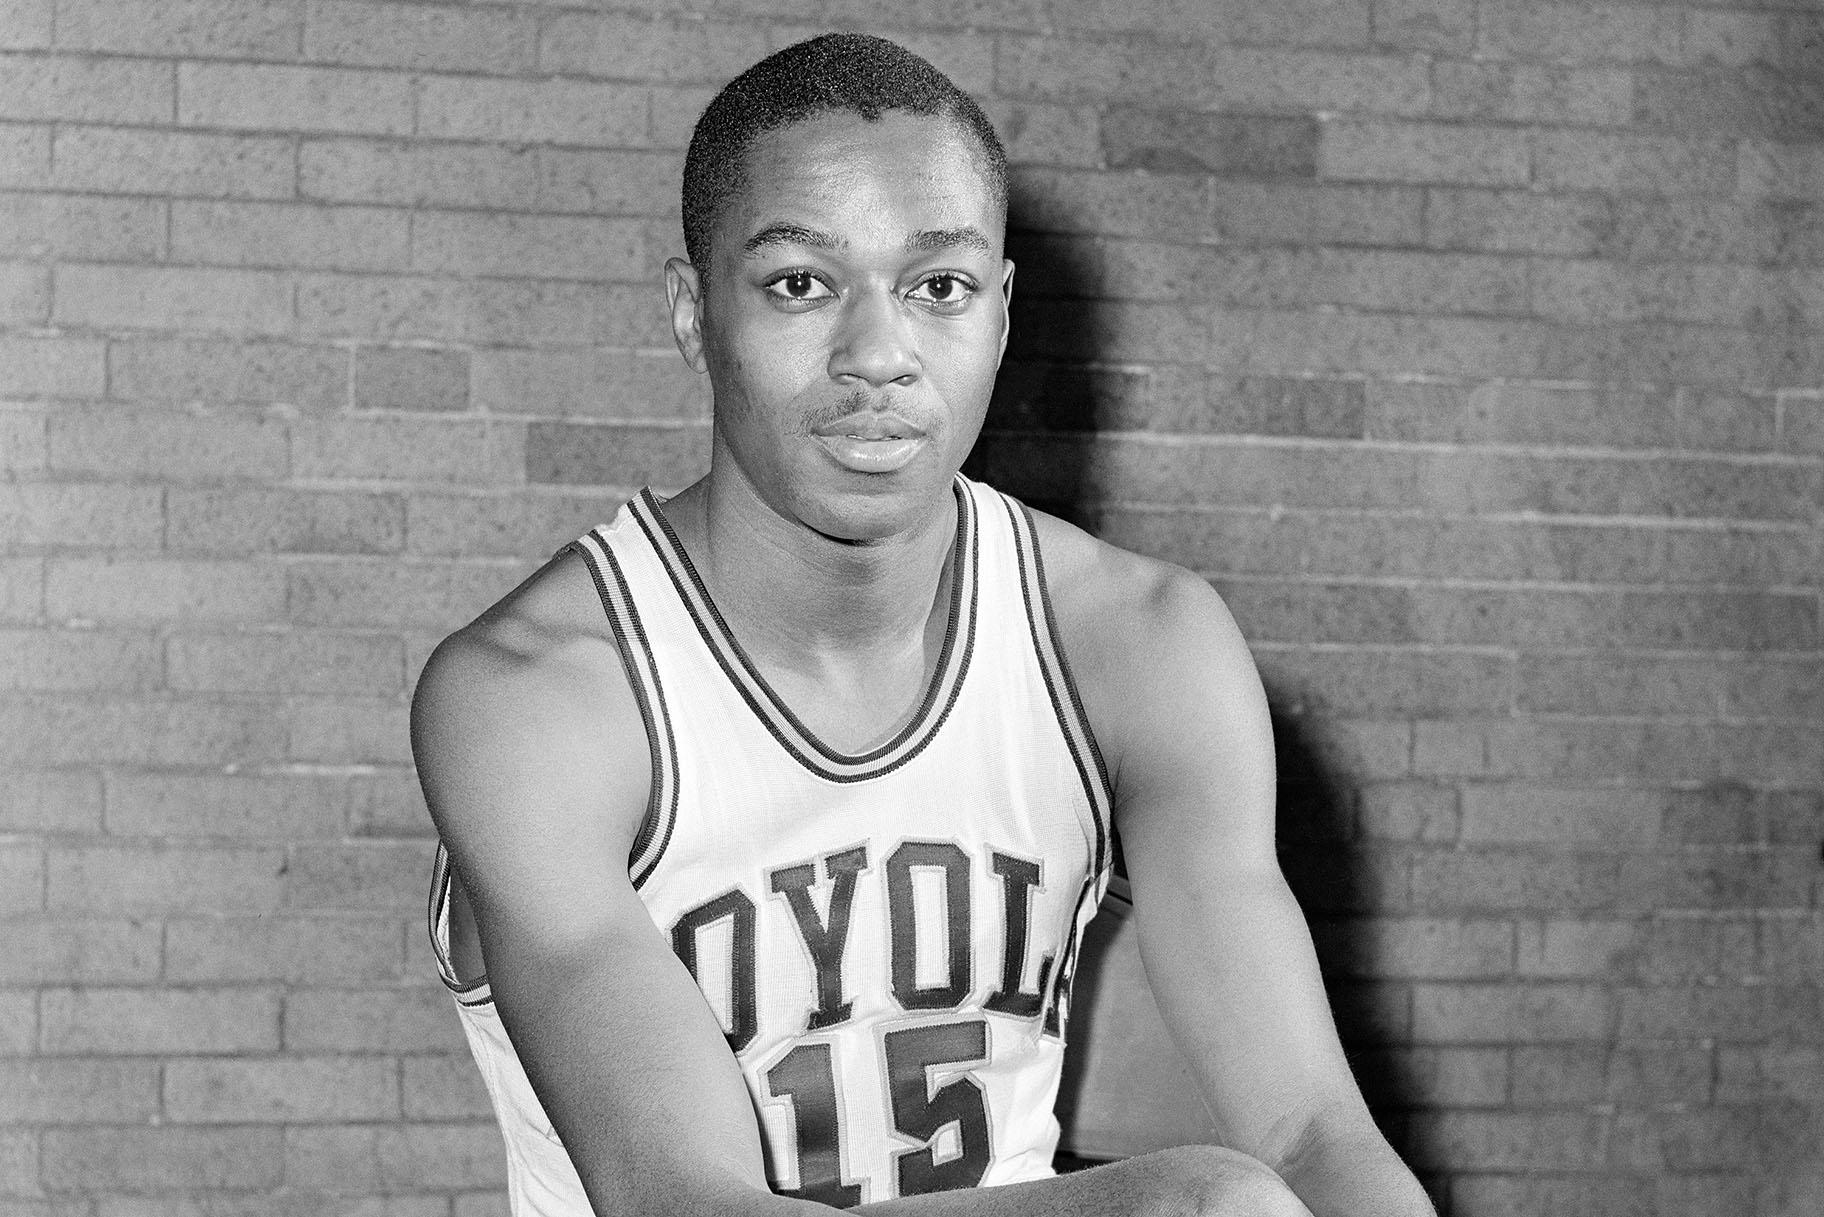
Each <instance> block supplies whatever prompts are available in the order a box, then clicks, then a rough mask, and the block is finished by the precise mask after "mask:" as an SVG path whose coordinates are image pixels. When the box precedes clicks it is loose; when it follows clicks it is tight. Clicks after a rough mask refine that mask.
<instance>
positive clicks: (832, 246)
mask: <svg viewBox="0 0 1824 1217" xmlns="http://www.w3.org/2000/svg"><path fill="white" fill-rule="evenodd" d="M847 244H848V242H846V241H843V240H841V239H840V238H838V237H836V236H834V235H833V234H831V233H827V232H824V231H822V230H821V229H816V228H806V227H805V226H804V225H802V224H785V223H780V224H768V225H767V226H766V227H765V228H762V229H761V230H760V231H759V232H757V233H755V234H754V235H753V236H751V237H749V238H748V239H747V240H746V241H745V242H743V243H742V245H741V253H742V255H743V256H744V257H750V258H751V257H753V256H754V255H755V254H757V253H759V252H760V251H761V250H763V249H766V248H768V247H769V246H773V245H804V246H808V247H810V248H812V249H827V250H831V251H837V250H841V249H843V248H844V247H845V246H846V245H847ZM957 248H963V249H972V250H975V251H976V252H978V253H984V254H986V253H992V252H994V245H993V244H992V243H991V242H990V241H989V240H988V238H987V237H986V236H984V235H983V234H982V231H981V230H980V229H979V228H976V227H975V226H974V225H971V224H965V225H963V226H962V227H961V228H927V229H923V230H921V231H919V232H915V233H913V234H912V235H911V236H909V237H907V238H906V252H907V253H909V254H926V253H934V252H936V251H938V250H942V249H957Z"/></svg>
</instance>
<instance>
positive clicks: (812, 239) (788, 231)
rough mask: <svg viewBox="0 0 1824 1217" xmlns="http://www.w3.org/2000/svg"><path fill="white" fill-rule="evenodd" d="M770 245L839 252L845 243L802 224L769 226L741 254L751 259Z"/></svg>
mask: <svg viewBox="0 0 1824 1217" xmlns="http://www.w3.org/2000/svg"><path fill="white" fill-rule="evenodd" d="M769 245H808V246H810V247H811V248H812V249H829V250H837V249H841V248H842V246H843V242H841V241H839V240H837V239H836V238H835V237H834V236H832V235H830V234H829V233H827V232H822V231H820V230H818V229H815V228H806V227H805V226H804V225H802V224H768V225H767V226H766V227H765V228H762V229H761V230H760V231H759V232H757V233H755V234H754V235H753V236H751V237H749V238H748V239H747V240H746V242H744V243H743V244H742V246H741V253H742V254H743V255H744V256H746V257H750V258H751V257H752V256H753V255H755V254H757V253H759V252H760V251H761V250H763V249H765V248H766V247H767V246H769Z"/></svg>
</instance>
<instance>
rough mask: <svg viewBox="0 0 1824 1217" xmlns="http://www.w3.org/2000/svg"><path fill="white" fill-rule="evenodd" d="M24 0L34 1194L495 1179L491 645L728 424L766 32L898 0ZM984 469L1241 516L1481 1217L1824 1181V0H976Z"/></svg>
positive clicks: (226, 1200) (240, 1193) (1420, 1147)
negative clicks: (449, 954) (483, 840)
mask: <svg viewBox="0 0 1824 1217" xmlns="http://www.w3.org/2000/svg"><path fill="white" fill-rule="evenodd" d="M635 7H637V5H635V4H634V3H632V0H629V3H627V4H623V5H617V4H614V3H613V2H612V0H604V3H602V4H600V5H595V6H592V5H590V4H589V3H587V2H586V0H574V2H571V3H549V4H545V3H533V2H525V3H498V4H489V3H475V4H436V3H344V2H330V0H321V2H319V0H309V2H306V0H0V48H4V50H3V51H0V188H4V190H5V193H4V194H0V689H4V693H0V758H3V760H0V1215H4V1217H241V1215H246V1217H253V1215H254V1214H260V1215H265V1214H280V1215H292V1217H303V1215H304V1214H310V1215H312V1217H316V1215H325V1217H484V1215H487V1217H492V1215H497V1214H499V1213H501V1212H502V1208H503V1206H502V1205H501V1202H500V1198H499V1193H498V1188H499V1185H500V1180H501V1176H502V1165H501V1161H500V1156H499V1148H498V1140H497V1137H496V1135H495V1134H494V1132H493V1130H492V1128H491V1126H490V1124H489V1123H488V1122H487V1120H486V1118H485V1100H484V1098H483V1097H482V1094H481V1091H480V1087H479V1084H478V1082H477V1081H476V1079H475V1076H474V1073H473V1070H472V1068H471V1066H470V1065H469V1063H468V1061H467V1058H466V1054H465V1051H464V1049H463V1046H462V1044H461V1042H460V1038H459V1035H458V1033H457V1030H456V1026H455V1021H454V1017H453V1015H452V1013H451V1011H450V1009H449V1008H448V1007H447V1004H446V1002H445V999H444V998H443V997H442V995H441V992H440V991H439V990H438V989H437V987H436V986H435V984H434V982H433V981H432V980H431V979H430V978H431V974H432V973H431V963H430V960H429V957H428V952H427V950H426V946H425V942H424V935H423V931H422V928H421V924H420V922H421V908H422V905H423V900H424V885H425V880H426V872H427V867H428V862H429V853H430V850H429V836H428V823H427V820H426V817H425V815H424V812H423V809H422V806H421V804H420V802H419V800H418V795H417V793H416V790H415V787H414V784H413V779H412V775H411V771H410V769H409V767H408V761H409V756H408V749H407V742H406V731H405V723H406V704H407V696H408V691H409V689H410V687H411V684H412V681H413V679H414V677H415V674H416V672H417V669H418V667H419V664H420V663H421V662H422V660H423V658H424V656H425V654H426V653H427V650H428V648H429V647H430V646H431V645H432V644H433V643H434V641H435V640H436V639H437V638H438V637H440V636H441V634H442V633H443V632H445V631H447V630H449V629H450V628H451V627H453V626H455V625H457V624H459V623H461V622H463V621H464V620H466V619H467V618H469V617H470V616H471V615H472V614H474V613H475V612H476V611H477V610H478V609H480V608H481V607H482V606H484V605H486V604H487V603H489V602H490V601H492V600H493V599H494V598H496V597H497V596H498V595H500V594H501V593H502V592H503V591H504V590H505V589H506V588H508V587H510V586H511V585H512V584H513V583H514V582H515V581H516V580H517V578H519V577H520V576H521V575H522V574H523V573H524V572H526V571H527V570H529V569H530V568H531V566H532V565H533V564H534V563H536V562H537V561H539V560H540V559H542V557H543V556H544V555H546V554H547V553H549V552H550V550H552V549H553V548H554V547H556V546H557V545H559V544H561V543H562V542H563V541H565V540H567V539H569V538H570V537H572V536H574V535H576V534H577V533H579V532H581V531H582V530H583V529H584V528H585V527H587V526H588V525H589V524H591V523H593V522H595V521H597V520H599V519H603V518H605V517H606V516H607V515H608V514H609V513H610V512H611V510H612V508H613V506H614V505H615V504H616V503H617V502H618V500H620V499H621V498H622V497H624V496H625V495H626V494H627V493H628V492H629V491H630V490H631V489H633V488H635V487H637V486H639V485H640V484H642V483H644V482H647V481H649V480H650V481H652V482H654V483H657V484H660V485H672V486H675V485H677V484H680V483H682V482H683V481H685V480H687V479H688V478H690V477H691V476H692V475H693V474H694V473H695V471H697V470H698V469H699V468H701V465H702V462H703V451H704V439H705V433H706V432H705V425H706V421H707V404H706V400H705V395H704V392H703V389H702V387H701V384H700V383H699V382H698V381H696V379H695V378H693V377H691V376H690V375H689V374H688V373H687V372H685V371H684V369H683V368H682V365H681V364H680V363H679V361H678V360H677V358H676V356H675V354H674V353H673V352H672V351H671V350H670V349H669V348H670V343H669V338H668V333H667V330H666V326H665V321H664V316H663V313H662V310H661V300H662V296H661V294H660V291H659V288H658V287H657V286H656V283H657V277H656V276H657V268H658V267H659V265H660V264H661V262H662V260H663V259H664V257H665V256H667V255H668V254H669V253H671V252H673V251H675V250H677V249H678V248H679V244H680V242H679V238H678V235H677V216H676V209H677V203H676V196H675V189H674V183H675V180H676V177H677V172H678V167H679V160H680V149H681V147H682V144H683V142H684V140H685V139H686V137H687V133H688V129H689V125H690V123H691V122H692V120H693V119H694V116H695V114H696V112H697V110H698V109H699V108H700V106H701V105H702V104H703V103H704V102H705V101H706V100H707V98H708V96H709V93H710V90H711V88H712V86H713V85H714V84H715V83H717V82H719V81H721V80H723V79H725V78H726V77H727V76H729V75H730V74H732V73H733V72H734V71H736V70H738V69H739V68H740V67H742V66H744V65H745V64H747V63H748V62H750V61H751V60H753V59H755V58H757V57H758V56H760V55H761V54H762V53H764V52H765V51H766V50H768V49H769V48H773V47H776V46H779V45H783V44H784V43H786V42H789V41H793V40H795V39H797V38H798V37H800V36H802V35H804V34H806V33H809V32H812V31H814V30H816V29H819V28H823V27H826V26H828V25H831V24H846V23H851V22H856V21H861V22H872V21H874V20H876V17H875V14H876V12H877V11H878V9H877V6H875V5H871V4H863V3H860V2H859V0H852V2H850V0H740V2H739V3H734V4H729V5H726V6H723V7H722V8H721V9H720V10H719V11H717V12H715V13H704V12H701V11H697V10H690V9H685V8H679V9H678V10H676V11H674V10H672V9H668V8H667V7H666V6H665V5H663V4H657V5H654V6H653V8H654V9H656V10H659V11H654V12H634V11H628V10H631V9H633V8H635ZM892 11H893V12H894V13H895V14H896V16H895V18H894V24H891V25H886V26H873V27H871V28H875V29H878V30H879V32H882V33H888V34H892V35H895V36H899V37H901V38H902V39H903V40H904V41H906V42H907V43H908V44H909V45H911V46H912V47H914V48H915V49H917V50H919V51H921V52H923V53H925V54H927V55H929V56H930V57H931V58H933V59H934V60H935V61H936V62H938V63H939V64H940V65H941V66H943V67H945V68H946V69H947V70H949V71H950V72H951V73H952V74H953V75H954V76H955V77H956V78H957V79H958V81H959V82H960V83H962V84H963V85H964V86H965V87H967V88H969V89H971V90H973V91H975V92H976V93H977V94H978V95H979V96H981V97H982V98H983V100H984V102H985V103H986V104H987V106H988V107H989V109H990V111H991V113H992V114H993V115H994V117H995V118H996V119H997V121H998V122H999V123H1000V124H1001V126H1002V129H1003V131H1004V133H1005V134H1006V136H1007V138H1008V142H1009V145H1010V148H1011V150H1012V153H1013V157H1014V160H1015V162H1016V164H1017V170H1016V178H1017V180H1016V188H1015V199H1014V209H1013V224H1014V228H1015V232H1014V234H1013V237H1012V244H1013V250H1014V254H1015V256H1016V258H1017V259H1018V260H1019V261H1020V264H1021V270H1020V274H1019V278H1018V287H1019V304H1018V308H1017V314H1018V316H1017V326H1018V330H1017V333H1016V338H1015V341H1014V346H1013V350H1012V352H1011V355H1010V360H1009V365H1008V367H1007V370H1006V371H1005V373H1004V375H1003V380H1002V391H1001V394H1000V398H999V401H998V404H997V409H996V415H995V418H994V420H993V422H992V425H991V432H990V434H989V436H988V438H987V439H986V440H985V441H984V444H983V446H982V448H981V449H980V452H979V455H978V458H977V461H976V467H977V469H978V470H979V471H981V472H984V473H985V474H987V475H988V476H989V477H991V478H993V479H995V480H998V481H999V482H1001V483H1002V484H1003V485H1005V486H1006V487H1007V488H1009V489H1012V490H1015V491H1017V492H1021V493H1024V494H1026V495H1027V496H1029V497H1030V498H1032V499H1033V500H1035V501H1037V502H1040V503H1043V504H1048V505H1051V506H1054V507H1056V508H1058V509H1060V510H1062V511H1065V512H1066V513H1068V514H1070V515H1072V516H1073V517H1075V518H1078V519H1080V520H1084V521H1086V522H1089V523H1090V524H1092V525H1093V526H1095V527H1096V528H1097V529H1099V530H1100V532H1101V533H1102V534H1103V535H1105V536H1107V537H1109V538H1111V539H1113V540H1115V541H1117V542H1119V543H1121V544H1124V545H1128V546H1131V547H1134V548H1137V549H1140V550H1143V551H1146V552H1149V553H1155V554H1160V555H1163V556H1166V557H1169V558H1171V559H1173V560H1175V561H1178V562H1181V563H1184V564H1186V565H1188V566H1190V567H1192V568H1194V569H1196V570H1198V571H1201V572H1204V573H1206V574H1207V575H1208V576H1209V577H1210V578H1211V579H1212V580H1213V581H1214V582H1215V583H1216V584H1217V585H1218V586H1219V587H1220V588H1221V589H1222V590H1223V592H1224V593H1225V594H1226V595H1227V597H1228V599H1229V602H1230V604H1231V605H1232V606H1233V608H1234V610H1235V612H1236V613H1237V615H1238V616H1239V617H1240V619H1241V621H1242V623H1243V625H1244V627H1245V628H1246V630H1247V632H1248V634H1249V636H1250V638H1251V639H1252V640H1253V643H1254V646H1255V650H1256V654H1257V656H1258V659H1259V661H1260V664H1261V667H1262V670H1263V672H1264V674H1265V676H1266V679H1267V682H1268V685H1269V688H1270V690H1271V693H1272V696H1273V700H1274V704H1275V708H1276V711H1277V714H1278V721H1279V727H1280V748H1281V752H1282V756H1283V757H1284V769H1285V787H1286V797H1285V812H1284V815H1283V817H1282V821H1283V828H1282V839H1283V853H1284V856H1285V859H1286V863H1287V868H1288V870H1289V872H1290V874H1291V875H1292V877H1293V879H1294V882H1295V886H1296V887H1297V888H1298V890H1299V893H1300V895H1301V898H1302V899H1303V900H1304V902H1305V905H1306V908H1307V910H1308V911H1309V913H1310V915H1311V917H1312V918H1313V922H1314V928H1315V930H1316V933H1317V936H1318V939H1319V942H1320V945H1321V948H1322V952H1323V955H1324V959H1325V963H1326V966H1327V968H1328V971H1329V974H1330V977H1331V981H1332V990H1333V996H1334V998H1335V1001H1336V1003H1337V1007H1338V1010H1339V1012H1340V1014H1341V1016H1342V1018H1343V1020H1344V1023H1345V1025H1346V1028H1347V1031H1348V1037H1349V1039H1350V1042H1351V1047H1352V1050H1353V1052H1354V1053H1355V1056H1356V1059H1357V1061H1358V1064H1359V1066H1360V1069H1361V1073H1362V1077H1363V1080H1364V1083H1365V1085H1366V1086H1367V1088H1368V1090H1369V1093H1370V1095H1371V1096H1372V1098H1373V1099H1374V1101H1375V1103H1376V1104H1377V1108H1378V1110H1379V1111H1380V1112H1381V1114H1382V1116H1383V1118H1384V1119H1385V1121H1386V1123H1387V1126H1388V1128H1389V1130H1390V1131H1391V1132H1392V1134H1393V1135H1394V1136H1395V1138H1396V1140H1397V1141H1398V1142H1399V1144H1400V1145H1401V1146H1402V1147H1403V1148H1404V1149H1405V1150H1406V1151H1407V1152H1408V1153H1409V1154H1410V1155H1411V1157H1412V1159H1413V1161H1414V1162H1415V1163H1416V1164H1417V1165H1418V1166H1419V1167H1420V1168H1421V1170H1422V1171H1423V1172H1424V1174H1425V1175H1426V1177H1427V1179H1428V1181H1430V1182H1431V1183H1433V1184H1434V1185H1435V1189H1436V1191H1437V1192H1438V1194H1439V1195H1440V1197H1441V1198H1442V1200H1443V1201H1444V1202H1445V1203H1446V1204H1447V1206H1448V1209H1449V1211H1450V1212H1451V1213H1452V1214H1455V1215H1457V1217H1535V1215H1543V1214H1554V1215H1555V1214H1557V1213H1560V1212H1580V1213H1604V1214H1609V1213H1613V1214H1626V1215H1628V1217H1647V1215H1649V1214H1654V1215H1658V1217H1698V1215H1700V1214H1703V1215H1710V1214H1731V1215H1733V1214H1758V1215H1760V1217H1774V1215H1776V1214H1779V1215H1786V1217H1799V1215H1800V1214H1814V1213H1816V1212H1818V1211H1819V1209H1820V1208H1821V1207H1824V1167H1821V1166H1820V1163H1819V1155H1818V1153H1817V1151H1816V1148H1815V1147H1816V1145H1817V1143H1818V1140H1819V1138H1820V1137H1821V1136H1824V1030H1821V1028H1824V1009H1821V1006H1820V992H1821V983H1820V982H1821V978H1824V947H1821V946H1820V942H1821V941H1824V934H1821V932H1820V931H1821V930H1824V914H1821V913H1820V909H1819V893H1820V875H1821V874H1824V868H1821V866H1820V852H1819V851H1820V842H1821V840H1824V732H1820V731H1819V729H1818V728H1819V722H1820V719H1824V680H1821V679H1820V678H1821V677H1824V661H1821V659H1820V655H1821V652H1820V647H1819V621H1818V614H1819V607H1820V603H1819V601H1820V582H1821V573H1824V555H1821V550H1824V544H1821V542H1824V528H1821V525H1820V519H1821V517H1824V333H1821V331H1824V326H1821V325H1820V320H1821V318H1824V207H1821V206H1820V203H1819V199H1820V198H1824V11H1820V8H1819V4H1818V0H1764V3H1762V4H1760V5H1758V6H1756V7H1748V6H1747V5H1741V4H1731V3H1727V2H1726V0H1718V2H1716V3H1702V4H1696V3H1694V4H1692V5H1690V6H1683V5H1679V4H1676V3H1670V2H1668V3H1653V2H1643V3H1585V4H1531V3H1519V2H1517V0H1482V2H1481V3H1475V2H1472V0H1283V2H1282V0H1273V2H1268V0H1258V2H1255V3H1242V2H1241V0H1207V2H1201V0H1122V2H1120V3H1112V2H1102V0H1086V2H1084V3H1065V2H1063V0H1058V2H1055V3H1047V2H1046V0H916V2H912V3H906V4H900V5H896V6H892Z"/></svg>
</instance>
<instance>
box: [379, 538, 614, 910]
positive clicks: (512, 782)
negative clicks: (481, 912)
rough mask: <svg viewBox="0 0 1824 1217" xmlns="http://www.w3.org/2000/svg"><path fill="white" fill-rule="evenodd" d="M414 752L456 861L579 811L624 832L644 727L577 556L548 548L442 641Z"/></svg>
mask: <svg viewBox="0 0 1824 1217" xmlns="http://www.w3.org/2000/svg"><path fill="white" fill-rule="evenodd" d="M412 751H413V755H414V757H415V759H416V761H417V764H418V769H419V776H420V779H421V781H422V782H423V785H424V789H425V796H426V801H427V802H428V803H429V805H430V810H431V815H432V818H433V819H435V820H436V822H437V825H438V828H439V830H440V831H441V832H442V833H443V836H444V840H445V842H446V843H447V844H448V845H449V846H450V848H451V851H452V853H456V854H458V856H459V858H460V856H461V855H462V854H471V855H472V854H474V853H476V852H477V846H478V845H481V844H483V843H487V844H493V843H497V842H498V841H499V839H500V837H501V836H502V834H503V833H510V832H519V833H520V834H521V835H526V833H527V830H530V831H531V832H533V833H538V832H539V830H540V829H549V830H551V831H554V832H555V831H571V830H576V829H579V828H581V827H583V822H584V821H586V822H587V823H588V824H589V825H590V827H591V828H592V831H594V832H607V833H608V834H610V839H612V838H614V837H618V836H620V835H625V836H626V837H627V838H628V839H629V840H630V839H631V837H632V835H633V833H634V832H636V831H637V827H638V813H639V812H640V811H642V810H643V807H644V792H645V788H646V785H647V783H648V782H649V781H650V773H649V770H648V768H647V761H646V759H645V758H646V745H645V733H644V725H643V721H642V719H641V717H640V713H639V707H638V703H637V702H636V701H635V699H634V696H633V692H632V689H631V687H630V686H629V684H628V681H627V676H626V672H625V669H624V668H623V666H622V663H621V659H620V653H619V651H618V649H617V647H616V644H615V641H614V637H613V634H612V631H611V629H610V627H609V624H608V621H607V616H606V614H605V612H604V611H603V609H602V606H601V602H600V600H599V599H598V597H597V595H596V591H595V587H594V582H593V579H592V576H591V575H590V573H589V570H588V567H587V566H586V564H585V563H584V562H583V560H582V559H581V558H580V557H578V556H577V555H575V554H573V553H564V554H561V555H559V556H558V557H556V558H553V559H552V560H551V561H550V562H549V563H547V564H546V565H545V566H544V567H543V568H541V569H540V570H539V571H538V572H536V573H535V574H533V575H532V576H531V577H530V578H528V579H527V580H526V581H525V582H524V583H522V584H520V585H519V587H517V588H515V589H514V590H513V591H512V592H510V593H509V594H508V595H507V596H505V597H504V598H503V599H501V600H500V601H499V602H498V603H496V604H495V605H493V606H492V607H490V608H489V609H488V610H487V611H486V612H484V613H482V615H481V616H480V617H478V618H476V619H475V620H474V621H473V622H470V623H469V624H468V625H466V626H464V627H463V628H462V629H460V630H457V631H456V632H455V633H454V634H451V635H450V636H449V637H448V638H446V639H444V640H443V642H442V643H440V644H439V645H438V647H437V649H436V650H435V651H434V652H433V653H432V655H431V658H430V659H429V661H428V662H427V663H426V664H425V667H424V672H423V673H422V675H421V676H420V677H419V680H418V687H417V689H416V691H415V693H414V695H413V700H412ZM591 805H592V806H591ZM616 821H630V822H629V823H616ZM540 835H542V833H540ZM465 877H470V876H468V875H466V874H465Z"/></svg>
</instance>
